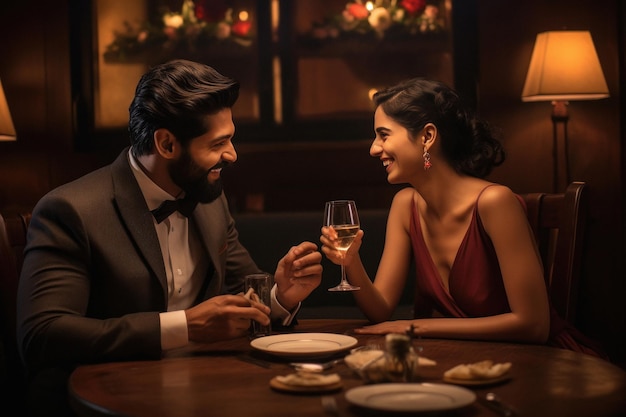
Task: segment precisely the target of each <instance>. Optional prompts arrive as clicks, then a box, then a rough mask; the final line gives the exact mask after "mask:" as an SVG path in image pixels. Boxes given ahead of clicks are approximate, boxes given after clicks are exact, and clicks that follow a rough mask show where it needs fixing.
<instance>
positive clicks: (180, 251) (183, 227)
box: [128, 151, 300, 350]
mask: <svg viewBox="0 0 626 417" xmlns="http://www.w3.org/2000/svg"><path fill="white" fill-rule="evenodd" d="M128 158H129V160H130V165H131V168H132V170H133V174H134V175H135V178H136V179H137V183H138V184H139V188H141V192H142V193H143V196H144V198H145V200H146V203H147V205H148V209H149V210H154V209H156V208H157V207H158V206H159V205H160V204H161V203H162V202H163V201H164V200H172V199H175V198H177V197H178V196H172V195H170V194H169V193H168V192H166V191H165V190H163V189H162V188H161V187H159V186H158V185H156V184H155V183H154V182H153V181H152V180H151V179H150V178H149V177H148V176H147V175H146V173H145V172H143V170H142V169H141V167H140V166H139V163H138V162H137V161H136V160H135V158H134V157H133V155H132V154H131V152H130V151H129V152H128ZM189 220H190V219H188V218H187V217H185V216H183V215H182V214H180V213H179V212H178V211H175V212H174V213H172V214H171V215H170V216H169V217H167V218H166V219H165V220H163V221H162V222H161V223H157V222H156V220H154V226H155V228H156V232H157V236H158V238H159V244H160V247H161V252H162V254H163V261H164V263H165V272H166V275H167V296H168V300H167V312H162V313H160V314H159V318H160V321H161V348H162V349H163V350H167V349H173V348H176V347H180V346H184V345H186V344H187V343H189V335H188V333H187V316H186V315H185V311H184V310H185V309H186V308H189V307H191V306H192V305H193V302H194V301H195V300H196V299H197V297H198V296H199V293H200V290H201V287H202V283H203V280H204V279H205V278H206V274H207V272H208V268H209V261H208V259H207V257H206V256H204V255H205V253H204V249H203V247H202V241H201V239H200V236H198V234H197V230H196V228H195V227H189ZM271 299H272V305H271V310H272V317H273V318H280V319H281V321H282V323H283V325H289V324H291V322H292V321H293V318H294V317H295V315H296V313H297V312H298V310H299V309H300V306H298V307H297V308H296V309H295V310H294V311H293V312H289V311H288V310H286V309H285V308H284V307H282V306H281V305H280V304H279V303H278V300H277V299H276V285H274V288H272V291H271Z"/></svg>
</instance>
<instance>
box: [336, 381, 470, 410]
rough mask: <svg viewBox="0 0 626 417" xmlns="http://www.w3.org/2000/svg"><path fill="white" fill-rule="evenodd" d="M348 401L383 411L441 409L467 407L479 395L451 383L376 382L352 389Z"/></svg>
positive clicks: (347, 396) (348, 393) (347, 395)
mask: <svg viewBox="0 0 626 417" xmlns="http://www.w3.org/2000/svg"><path fill="white" fill-rule="evenodd" d="M346 400H348V401H349V402H350V403H352V404H355V405H358V406H361V407H365V408H370V409H374V410H381V411H440V410H452V409H454V408H461V407H465V406H466V405H469V404H471V403H473V402H474V401H476V394H475V393H474V392H473V391H470V390H468V389H467V388H463V387H457V386H454V385H449V384H430V383H423V384H411V383H406V384H373V385H363V386H361V387H357V388H352V389H350V390H348V391H347V392H346Z"/></svg>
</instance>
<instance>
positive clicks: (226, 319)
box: [185, 294, 270, 342]
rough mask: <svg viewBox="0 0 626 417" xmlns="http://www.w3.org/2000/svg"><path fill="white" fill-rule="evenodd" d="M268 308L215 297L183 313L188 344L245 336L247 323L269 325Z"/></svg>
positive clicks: (239, 298)
mask: <svg viewBox="0 0 626 417" xmlns="http://www.w3.org/2000/svg"><path fill="white" fill-rule="evenodd" d="M269 314H270V308H269V307H268V306H265V305H263V304H261V303H259V302H256V301H254V300H249V299H247V298H245V297H244V296H243V294H242V295H219V296H216V297H213V298H210V299H208V300H206V301H203V302H202V303H200V304H198V305H196V306H194V307H191V308H189V309H187V310H185V315H186V316H187V329H188V332H189V340H191V341H194V342H213V341H216V340H227V339H234V338H237V337H242V336H245V335H246V333H247V331H248V328H249V327H250V320H256V321H257V322H259V323H261V324H269V323H270V318H269Z"/></svg>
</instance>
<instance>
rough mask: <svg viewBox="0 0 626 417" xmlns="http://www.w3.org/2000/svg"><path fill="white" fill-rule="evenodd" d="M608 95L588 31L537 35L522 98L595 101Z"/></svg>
mask: <svg viewBox="0 0 626 417" xmlns="http://www.w3.org/2000/svg"><path fill="white" fill-rule="evenodd" d="M608 96H609V88H608V87H607V85H606V81H605V79H604V74H603V72H602V67H601V66H600V60H599V59H598V54H597V53H596V48H595V46H594V45H593V40H592V39H591V33H589V31H566V30H562V31H553V32H543V33H540V34H538V35H537V40H536V41H535V49H534V50H533V54H532V57H531V58H530V66H529V67H528V74H527V75H526V82H525V84H524V90H523V91H522V101H554V100H568V101H571V100H597V99H601V98H606V97H608Z"/></svg>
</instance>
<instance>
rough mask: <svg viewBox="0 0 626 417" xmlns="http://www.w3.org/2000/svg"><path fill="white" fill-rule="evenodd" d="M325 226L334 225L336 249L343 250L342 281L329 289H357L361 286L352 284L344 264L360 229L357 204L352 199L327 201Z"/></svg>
mask: <svg viewBox="0 0 626 417" xmlns="http://www.w3.org/2000/svg"><path fill="white" fill-rule="evenodd" d="M324 226H327V227H332V228H333V229H335V232H336V233H337V240H336V241H335V249H337V250H338V251H339V252H341V282H340V283H339V285H337V286H336V287H332V288H329V289H328V291H355V290H360V289H361V287H356V286H354V285H351V284H350V283H349V282H348V280H347V279H346V269H345V266H344V264H343V262H344V258H345V257H346V252H347V251H348V249H349V248H350V245H352V242H353V241H354V238H355V237H356V234H357V232H358V231H359V228H360V224H359V213H358V212H357V210H356V204H355V202H354V201H352V200H334V201H327V202H326V207H325V208H324Z"/></svg>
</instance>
